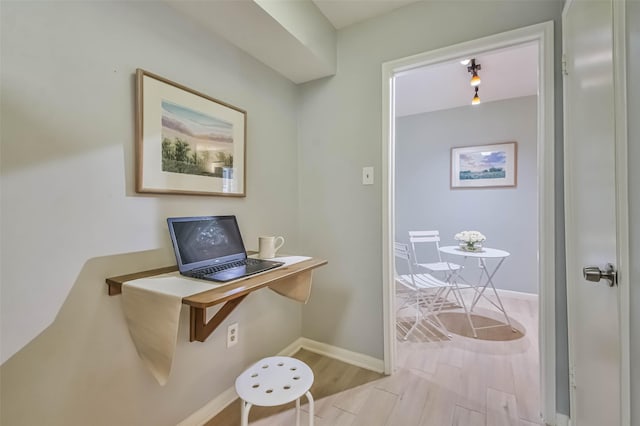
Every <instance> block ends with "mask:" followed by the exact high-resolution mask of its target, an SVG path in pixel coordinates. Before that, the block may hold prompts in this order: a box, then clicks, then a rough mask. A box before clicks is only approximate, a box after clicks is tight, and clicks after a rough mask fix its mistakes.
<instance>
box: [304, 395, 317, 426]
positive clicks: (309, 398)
mask: <svg viewBox="0 0 640 426" xmlns="http://www.w3.org/2000/svg"><path fill="white" fill-rule="evenodd" d="M305 395H306V396H307V401H309V426H313V416H314V415H315V414H314V412H315V405H314V402H313V396H311V392H309V391H307V393H305Z"/></svg>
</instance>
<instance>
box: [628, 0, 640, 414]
mask: <svg viewBox="0 0 640 426" xmlns="http://www.w3.org/2000/svg"><path fill="white" fill-rule="evenodd" d="M627 61H628V63H627V84H628V87H627V93H628V96H627V102H628V111H627V117H628V123H629V203H630V209H629V210H630V211H629V225H630V238H629V241H630V243H631V250H630V253H629V255H630V256H629V258H630V260H631V264H630V265H629V266H630V267H631V271H630V274H631V280H630V285H631V288H630V292H631V300H630V304H631V419H632V420H631V424H632V425H637V424H640V365H639V363H638V360H640V311H639V309H638V307H640V168H638V167H637V166H638V164H640V122H638V117H640V99H638V98H640V81H638V78H637V76H638V75H640V2H638V1H628V2H627Z"/></svg>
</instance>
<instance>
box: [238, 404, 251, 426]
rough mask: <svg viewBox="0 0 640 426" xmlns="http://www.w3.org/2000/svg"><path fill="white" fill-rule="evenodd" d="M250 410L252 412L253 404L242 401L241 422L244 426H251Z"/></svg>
mask: <svg viewBox="0 0 640 426" xmlns="http://www.w3.org/2000/svg"><path fill="white" fill-rule="evenodd" d="M249 410H251V404H250V403H248V402H246V401H244V400H242V399H241V400H240V421H241V422H242V423H241V424H242V426H249Z"/></svg>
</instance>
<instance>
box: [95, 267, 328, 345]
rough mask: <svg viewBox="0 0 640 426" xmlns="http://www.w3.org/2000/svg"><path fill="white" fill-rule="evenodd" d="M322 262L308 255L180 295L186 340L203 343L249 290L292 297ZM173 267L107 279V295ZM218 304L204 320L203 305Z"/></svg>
mask: <svg viewBox="0 0 640 426" xmlns="http://www.w3.org/2000/svg"><path fill="white" fill-rule="evenodd" d="M326 264H327V261H326V260H323V259H316V258H310V259H307V260H304V261H302V262H298V263H294V264H292V265H288V266H282V267H279V268H276V269H273V270H271V271H267V272H264V273H261V274H258V275H253V276H249V277H246V278H243V279H240V280H237V281H232V282H230V283H228V284H222V285H219V286H218V287H215V288H212V289H211V290H207V291H204V292H202V293H198V294H194V295H191V296H188V297H184V298H183V299H182V303H183V304H185V305H189V309H190V333H189V340H190V341H192V342H193V341H194V340H197V341H199V342H204V341H205V340H206V339H207V337H209V335H210V334H211V333H213V331H214V330H215V329H216V327H218V325H220V324H221V323H222V321H224V319H225V318H226V317H227V316H228V315H229V314H230V313H231V312H232V311H233V310H234V309H235V308H236V306H238V305H239V304H240V302H242V301H243V300H244V298H245V297H247V295H248V294H249V293H251V292H253V291H256V290H259V289H261V288H264V287H270V288H271V289H272V290H274V291H275V292H276V293H279V294H281V295H283V296H287V297H290V298H293V299H296V297H295V293H296V289H297V288H298V287H301V286H303V285H306V284H307V283H310V282H311V274H312V272H313V270H314V269H315V268H318V267H320V266H323V265H326ZM177 270H178V268H177V267H176V266H170V267H165V268H159V269H153V270H150V271H144V272H137V273H134V274H128V275H121V276H119V277H113V278H107V279H106V283H107V285H108V286H109V295H110V296H113V295H117V294H120V293H121V292H122V284H123V283H125V282H127V281H132V280H136V279H140V278H147V277H152V276H155V275H160V274H166V273H169V272H174V271H177ZM220 303H224V305H223V306H222V308H220V310H218V312H216V314H215V315H214V316H213V317H212V318H211V319H210V320H209V321H208V322H207V315H206V310H207V308H208V307H210V306H215V305H218V304H220Z"/></svg>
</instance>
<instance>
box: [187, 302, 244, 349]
mask: <svg viewBox="0 0 640 426" xmlns="http://www.w3.org/2000/svg"><path fill="white" fill-rule="evenodd" d="M247 296H248V294H244V295H242V296H240V297H238V298H236V299H231V300H229V301H227V302H226V303H225V304H224V305H222V308H220V310H219V311H218V312H216V314H215V315H214V316H213V317H212V318H211V319H210V320H209V322H207V309H206V308H196V307H193V306H190V307H189V308H190V309H189V322H190V327H189V330H190V332H189V341H190V342H193V341H196V340H197V341H198V342H204V341H205V340H207V337H209V335H210V334H211V333H213V330H215V329H216V328H218V326H219V325H220V324H222V322H223V321H224V320H225V318H227V317H228V316H229V314H230V313H231V312H233V310H234V309H235V308H236V307H237V306H238V305H239V304H240V302H242V301H243V300H244V299H245V298H246V297H247Z"/></svg>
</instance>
